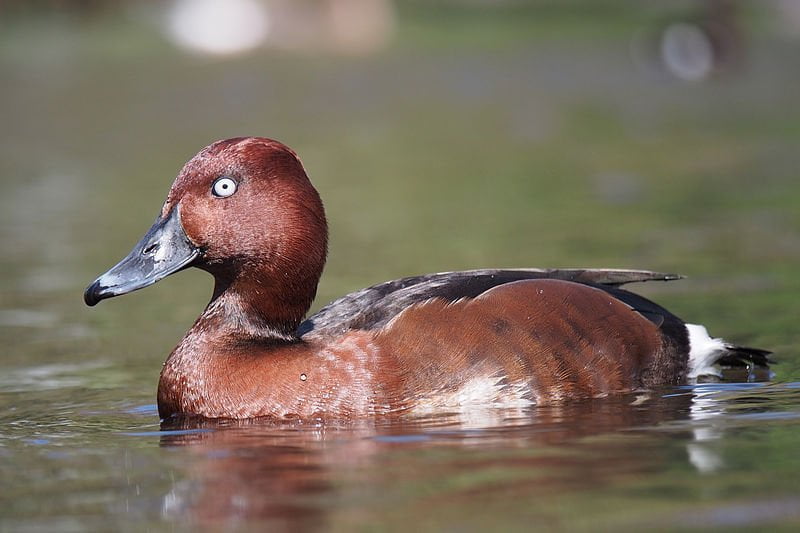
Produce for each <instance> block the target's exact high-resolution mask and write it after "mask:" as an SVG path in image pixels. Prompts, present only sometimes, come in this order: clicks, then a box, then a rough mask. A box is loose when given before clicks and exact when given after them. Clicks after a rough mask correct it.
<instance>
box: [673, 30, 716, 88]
mask: <svg viewBox="0 0 800 533" xmlns="http://www.w3.org/2000/svg"><path fill="white" fill-rule="evenodd" d="M661 59H662V61H663V62H664V65H665V66H666V67H667V69H668V70H669V72H670V73H671V74H673V75H674V76H677V77H678V78H681V79H683V80H687V81H700V80H702V79H704V78H706V77H707V76H708V75H709V74H711V71H712V69H713V68H714V48H713V46H712V45H711V41H710V40H709V38H708V36H707V35H706V34H705V33H704V32H703V30H702V29H700V28H699V27H697V26H695V25H693V24H686V23H677V24H672V25H671V26H669V27H668V28H667V29H666V30H664V34H663V35H662V37H661Z"/></svg>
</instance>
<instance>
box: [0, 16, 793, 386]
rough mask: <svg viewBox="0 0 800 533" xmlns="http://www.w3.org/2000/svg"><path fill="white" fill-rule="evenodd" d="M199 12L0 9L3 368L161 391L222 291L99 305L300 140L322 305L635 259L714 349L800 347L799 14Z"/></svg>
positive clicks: (154, 293) (206, 283) (184, 290)
mask: <svg viewBox="0 0 800 533" xmlns="http://www.w3.org/2000/svg"><path fill="white" fill-rule="evenodd" d="M239 3H240V2H233V3H231V4H229V6H234V5H238V4H239ZM205 4H214V2H213V1H211V2H208V1H205V0H204V1H196V2H192V1H189V2H121V3H118V2H103V1H100V0H95V1H84V2H69V1H49V2H45V1H42V2H6V3H4V4H3V7H2V8H0V15H2V20H1V21H0V69H2V95H3V98H2V99H0V114H1V116H2V117H3V123H4V125H5V127H4V128H3V130H2V133H0V135H2V142H0V180H2V184H3V185H2V186H3V191H4V194H3V195H2V196H1V197H0V202H2V213H1V214H0V216H2V224H0V226H1V228H0V238H2V245H3V251H4V252H3V254H2V258H0V261H2V272H3V277H2V285H1V286H0V291H1V292H0V296H2V307H3V311H2V313H3V314H2V315H1V316H2V317H4V318H3V322H2V327H3V329H2V330H0V331H2V340H3V342H4V343H5V344H6V345H7V353H6V356H5V357H4V359H3V363H2V364H5V365H15V364H21V363H23V362H25V361H28V360H29V358H30V356H31V353H32V352H36V351H37V350H39V349H40V348H41V350H42V351H41V353H38V354H37V355H36V357H40V358H42V359H44V360H51V359H52V360H58V361H61V360H63V358H64V355H65V354H68V356H69V357H70V358H75V357H79V358H80V357H82V354H83V353H84V352H85V351H86V350H87V349H90V350H96V349H100V350H102V351H103V352H104V353H106V355H107V357H108V358H109V359H110V360H113V361H118V360H125V361H128V356H129V355H130V356H131V359H133V358H135V360H137V361H140V362H141V361H146V365H149V366H150V368H152V374H153V380H154V376H155V373H156V372H157V370H158V365H157V364H156V361H159V360H160V359H161V358H162V357H163V356H164V355H165V354H166V353H167V352H168V351H169V349H170V348H171V346H172V345H173V344H174V342H175V341H176V340H177V338H178V336H179V335H180V334H181V333H182V332H183V331H184V330H185V328H186V327H187V326H188V325H189V324H190V323H191V321H192V320H193V318H194V317H195V316H196V315H197V313H198V312H199V311H200V309H201V307H202V306H203V305H204V304H205V302H206V301H207V298H208V296H209V294H210V283H211V280H210V279H209V278H208V277H207V276H206V275H205V274H203V273H200V272H188V273H184V274H181V275H180V276H176V277H174V278H170V279H169V280H167V281H165V282H163V283H161V284H159V285H158V286H156V287H153V288H150V289H148V290H146V291H142V292H140V293H136V294H134V295H131V296H128V297H126V298H123V299H117V300H112V301H110V302H108V303H104V304H103V305H102V306H100V307H99V308H98V309H92V310H89V309H86V308H84V307H83V304H82V303H81V290H82V288H83V287H84V286H85V285H86V284H88V283H89V282H90V281H91V280H92V279H94V277H95V276H96V275H97V274H99V273H100V272H102V271H104V270H105V269H106V268H108V267H109V266H111V265H112V264H113V263H115V262H116V261H117V260H118V259H119V258H121V257H122V256H123V255H124V254H125V253H127V251H128V249H129V248H130V246H131V245H132V244H133V243H134V242H135V241H136V240H137V239H138V237H139V236H140V235H141V234H142V233H143V231H144V230H145V229H146V228H147V227H148V226H149V224H150V222H151V221H152V219H153V218H154V217H155V215H156V213H157V212H158V209H159V208H160V204H161V202H162V201H163V198H164V195H165V193H166V191H167V190H168V188H169V185H170V183H171V181H172V179H173V178H174V176H175V174H176V173H177V171H178V170H179V169H180V167H181V166H182V164H183V163H184V162H185V161H186V160H187V159H188V158H190V157H191V156H192V155H193V154H194V153H195V152H196V151H198V150H199V149H200V148H201V147H203V146H205V145H206V144H209V143H210V142H211V141H213V140H216V139H220V138H225V137H230V136H237V135H263V136H268V137H273V138H277V139H279V140H281V141H283V142H285V143H287V144H289V145H290V146H292V147H293V148H294V149H295V150H297V152H298V153H299V154H300V156H301V158H302V159H303V161H304V163H305V165H306V167H307V169H308V171H309V174H310V175H311V178H312V180H313V181H314V183H315V184H316V186H317V187H318V188H319V190H320V192H321V194H322V196H323V199H324V200H325V202H326V207H327V212H328V217H329V219H330V224H331V235H332V238H331V246H330V249H331V253H330V260H329V263H328V267H327V269H326V272H325V275H324V277H323V281H322V284H321V287H320V292H319V299H318V302H317V304H316V307H319V306H320V305H322V304H324V303H325V302H327V301H329V300H330V299H332V298H334V297H336V296H338V295H341V294H343V293H345V292H348V291H350V290H355V289H357V288H360V287H363V286H367V285H369V284H372V283H377V282H380V281H383V280H386V279H390V278H396V277H400V276H405V275H411V274H416V273H422V272H432V271H443V270H455V269H468V268H480V267H495V266H500V267H513V266H537V267H555V266H587V267H617V268H643V269H652V270H659V271H669V272H677V273H682V274H685V275H687V276H689V278H688V279H687V280H685V281H682V282H678V283H673V284H669V285H660V286H646V287H642V290H643V291H644V292H646V293H648V294H649V295H651V296H654V297H657V298H658V299H659V300H660V301H662V302H665V303H667V304H670V305H672V306H673V307H674V308H675V310H676V312H678V313H679V314H680V315H682V316H684V317H686V318H687V319H689V320H692V321H700V322H704V323H708V324H709V326H710V327H711V328H712V329H711V331H712V333H714V334H715V335H725V336H726V337H729V338H731V339H732V340H735V341H739V342H747V343H750V344H758V345H763V346H766V347H769V348H772V349H774V350H777V351H783V350H789V351H790V352H791V353H796V351H795V348H794V347H795V346H796V345H797V333H796V328H795V327H794V324H795V321H796V318H795V317H796V316H797V311H798V306H797V303H796V302H797V296H798V294H800V274H798V273H797V264H798V258H799V256H800V231H799V230H800V210H798V208H797V206H798V202H799V201H800V186H798V179H797V178H798V175H797V174H798V168H800V155H799V154H798V149H797V147H798V140H800V106H798V96H797V87H798V86H799V85H798V84H799V82H800V62H798V61H797V57H798V51H799V49H800V38H799V37H798V35H800V23H798V22H797V13H796V11H797V8H796V7H792V3H791V2H788V3H787V2H726V1H722V2H714V1H710V2H696V1H686V2H677V1H675V2H658V3H654V2H649V3H643V2H635V1H613V2H612V1H592V2H581V1H577V0H572V1H566V2H549V1H535V2H513V1H498V2H489V1H483V2H482V1H469V2H459V1H437V2H421V1H420V2H398V3H396V4H392V3H389V2H367V3H365V2H358V1H354V0H350V1H342V2H335V1H331V2H280V1H273V2H268V1H264V2H253V1H250V2H245V1H244V0H243V4H245V5H250V8H251V9H252V7H253V5H256V6H260V8H261V9H262V11H261V12H260V14H258V12H256V14H257V15H258V16H259V17H262V18H261V19H259V20H261V23H260V26H259V24H256V26H257V27H256V29H255V30H253V32H254V33H253V32H251V33H253V35H252V36H251V37H250V40H249V41H247V39H244V40H245V41H246V42H245V43H244V44H241V43H239V45H238V46H239V48H236V47H235V46H234V45H236V43H237V42H238V41H237V39H239V37H241V35H239V34H240V33H244V34H246V35H245V37H246V36H247V35H250V33H248V31H250V30H247V31H245V30H246V28H245V29H242V28H244V26H241V24H242V23H241V22H238V23H239V24H240V26H239V27H237V30H236V31H233V32H229V33H224V31H223V32H222V35H221V36H220V35H216V33H215V32H217V33H219V31H221V30H219V28H217V25H218V24H219V25H220V26H224V24H223V22H225V20H227V19H225V17H222V18H220V16H219V13H216V12H214V11H213V9H212V11H211V15H208V16H210V17H211V21H212V23H211V25H210V28H211V29H206V26H204V25H203V24H208V23H207V22H203V20H204V19H203V18H202V15H197V14H193V12H192V11H191V9H190V8H191V7H192V6H194V8H198V7H199V6H202V5H205ZM187 6H188V7H187ZM365 6H370V7H368V8H367V7H365ZM212 7H213V6H212ZM181 9H183V10H184V11H181ZM187 9H188V11H187ZM187 13H188V14H187ZM245 15H246V16H245V18H244V19H243V20H245V21H246V20H253V19H255V18H257V17H254V15H253V13H252V12H246V13H245ZM792 16H794V19H793V18H792ZM181 17H183V19H189V20H195V19H196V20H197V22H195V24H196V26H194V27H193V26H190V27H189V35H190V36H192V35H193V36H194V38H195V41H198V42H199V44H198V42H191V43H188V44H187V43H186V42H184V41H185V38H183V37H181V36H180V35H177V34H176V32H178V33H179V32H180V31H184V32H185V31H186V30H185V29H184V30H180V28H178V29H176V28H177V26H176V23H175V21H176V20H181ZM233 22H234V23H237V19H236V18H235V17H234V20H233ZM178 26H179V25H178ZM247 27H249V26H247ZM259 28H260V30H259ZM675 28H677V29H678V33H677V34H678V38H677V41H676V42H677V44H674V43H673V44H672V45H670V44H669V39H668V36H669V35H671V33H670V32H672V33H674V30H675ZM203 31H206V33H208V34H209V35H210V37H209V40H208V42H206V43H205V44H204V42H203V41H202V39H199V38H198V35H199V36H200V37H202V35H203ZM681 31H683V32H684V34H685V35H683V36H682V37H681ZM692 31H694V33H692ZM237 36H238V37H237ZM184 37H185V36H184ZM181 39H184V40H183V41H182V40H181ZM198 39H199V40H198ZM214 39H217V40H216V41H214ZM703 39H705V41H704V40H703ZM239 40H241V39H239ZM209 42H210V43H211V44H209ZM215 42H216V45H215V44H214V43H215ZM220 43H221V45H220ZM214 46H216V48H214ZM226 46H228V48H226ZM670 46H672V49H671V50H672V52H670V51H669V50H670V48H669V47H670ZM670 54H671V55H670ZM670 58H671V59H670ZM670 61H671V62H672V63H675V65H673V64H672V63H670ZM676 65H677V66H676ZM143 332H146V333H147V334H143ZM121 336H122V337H121ZM121 338H125V342H120V339H121ZM87 346H90V347H91V348H87ZM128 351H132V352H135V353H134V354H128V353H127V352H128ZM93 355H94V354H93ZM797 370H798V365H797V364H796V362H795V361H792V362H790V363H788V364H786V365H782V366H780V367H778V374H779V375H787V376H788V375H793V376H797V375H798V373H797Z"/></svg>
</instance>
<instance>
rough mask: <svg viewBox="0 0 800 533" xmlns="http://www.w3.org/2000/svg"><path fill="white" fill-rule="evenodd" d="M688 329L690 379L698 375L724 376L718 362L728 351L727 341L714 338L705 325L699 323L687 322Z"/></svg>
mask: <svg viewBox="0 0 800 533" xmlns="http://www.w3.org/2000/svg"><path fill="white" fill-rule="evenodd" d="M686 331H687V332H688V333H689V376H688V377H689V379H696V378H697V377H698V376H717V377H722V372H721V371H720V369H719V367H718V366H716V363H717V361H718V360H719V358H720V356H721V355H723V354H724V353H725V352H727V351H728V349H727V348H726V347H725V342H724V341H723V340H722V339H715V338H712V337H711V336H709V334H708V331H707V330H706V328H705V327H703V326H700V325H697V324H686Z"/></svg>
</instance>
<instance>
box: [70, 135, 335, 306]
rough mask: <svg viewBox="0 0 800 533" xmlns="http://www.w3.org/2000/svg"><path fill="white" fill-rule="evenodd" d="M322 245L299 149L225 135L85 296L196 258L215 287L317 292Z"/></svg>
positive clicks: (114, 291)
mask: <svg viewBox="0 0 800 533" xmlns="http://www.w3.org/2000/svg"><path fill="white" fill-rule="evenodd" d="M326 250H327V225H326V222H325V213H324V210H323V207H322V202H321V200H320V198H319V195H318V194H317V191H316V190H315V189H314V187H313V186H312V185H311V182H310V181H309V180H308V177H307V176H306V173H305V170H304V169H303V165H302V163H300V160H299V159H298V158H297V155H296V154H295V153H294V152H293V151H292V150H291V149H290V148H288V147H286V146H285V145H283V144H281V143H279V142H277V141H273V140H270V139H265V138H261V137H240V138H234V139H227V140H224V141H218V142H216V143H214V144H212V145H210V146H208V147H206V148H204V149H203V150H202V151H201V152H200V153H198V154H197V155H196V156H195V157H193V158H192V159H191V160H190V161H189V162H188V163H186V165H185V166H184V167H183V169H182V170H181V172H180V173H179V174H178V177H177V179H176V180H175V182H174V183H173V184H172V187H171V189H170V191H169V194H168V195H167V200H166V201H165V202H164V206H163V208H162V210H161V215H160V216H159V217H158V219H156V222H155V224H154V225H153V227H152V228H151V229H150V231H148V232H147V234H146V235H145V236H144V238H143V239H142V240H141V241H140V242H139V243H138V244H137V245H136V246H135V247H134V249H133V250H132V251H131V253H130V254H129V255H128V256H127V257H126V258H125V259H123V260H122V261H121V262H120V263H119V264H117V265H116V266H114V267H113V268H112V269H111V270H109V271H108V272H107V273H106V274H103V275H102V276H100V277H99V278H98V279H97V280H96V281H95V282H94V283H93V284H92V285H91V286H89V288H88V289H87V290H86V293H85V295H84V297H85V300H86V303H87V304H89V305H94V304H96V303H97V302H99V301H100V300H102V299H105V298H110V297H112V296H118V295H121V294H125V293H128V292H131V291H133V290H136V289H140V288H143V287H146V286H148V285H151V284H152V283H155V282H156V281H158V280H160V279H162V278H163V277H165V276H167V275H169V274H172V273H173V272H177V271H179V270H182V269H183V268H187V267H188V266H197V267H199V268H202V269H204V270H207V271H208V272H211V273H212V274H213V275H214V277H215V278H216V280H217V288H216V289H215V293H219V292H220V291H221V290H224V289H225V288H227V287H228V286H230V285H231V284H233V283H236V282H237V281H242V280H244V281H246V282H247V283H249V284H256V285H263V286H274V285H276V284H285V285H287V286H290V287H291V288H292V289H294V292H295V293H297V289H298V288H300V287H304V288H307V287H309V286H310V291H311V298H313V293H314V291H315V290H316V284H317V281H318V280H319V276H320V274H321V272H322V268H323V266H324V263H325V256H326ZM287 288H289V287H287ZM306 292H308V289H307V290H306ZM308 303H309V304H310V302H308Z"/></svg>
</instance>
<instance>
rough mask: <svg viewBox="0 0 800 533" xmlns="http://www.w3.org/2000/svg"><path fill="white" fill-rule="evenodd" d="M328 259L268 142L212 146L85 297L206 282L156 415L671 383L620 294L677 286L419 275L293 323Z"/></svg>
mask: <svg viewBox="0 0 800 533" xmlns="http://www.w3.org/2000/svg"><path fill="white" fill-rule="evenodd" d="M326 251H327V224H326V220H325V213H324V210H323V207H322V202H321V200H320V198H319V195H318V194H317V192H316V190H315V189H314V187H313V186H312V185H311V183H310V181H309V180H308V178H307V176H306V173H305V170H304V169H303V166H302V164H301V163H300V161H299V159H298V158H297V156H296V154H295V153H294V152H293V151H292V150H290V149H289V148H287V147H286V146H284V145H282V144H281V143H279V142H277V141H273V140H269V139H263V138H236V139H228V140H225V141H219V142H217V143H214V144H212V145H211V146H209V147H207V148H205V149H204V150H202V151H201V152H200V153H199V154H198V155H197V156H195V157H194V158H193V159H192V160H191V161H189V162H188V163H187V164H186V166H185V167H184V168H183V170H182V171H181V172H180V174H179V175H178V177H177V179H176V180H175V183H174V184H173V186H172V188H171V189H170V192H169V195H168V196H167V200H166V202H165V203H164V206H163V208H162V211H161V215H160V216H159V218H158V219H157V220H156V222H155V224H154V225H153V227H152V228H151V229H150V231H148V233H147V234H146V235H145V236H144V238H143V239H142V240H141V241H140V242H139V243H138V244H137V245H136V246H135V247H134V249H133V251H132V252H131V253H130V254H129V255H128V256H127V257H126V258H124V259H123V260H122V261H121V262H120V263H119V264H117V265H116V266H115V267H113V268H112V269H111V270H109V271H108V272H107V273H106V274H104V275H103V276H101V277H100V278H98V279H97V280H96V281H95V282H94V283H93V284H92V285H91V286H90V287H89V288H88V289H87V290H86V294H85V300H86V302H87V303H88V304H89V305H94V304H96V303H97V302H99V301H100V300H102V299H104V298H109V297H112V296H117V295H120V294H124V293H127V292H130V291H132V290H136V289H139V288H142V287H145V286H147V285H150V284H152V283H155V282H156V281H158V280H160V279H162V278H163V277H165V276H167V275H169V274H172V273H174V272H177V271H179V270H181V269H183V268H187V267H189V266H196V267H198V268H201V269H203V270H206V271H208V272H210V273H211V274H212V275H213V276H214V279H215V286H214V292H213V295H212V299H211V302H210V303H209V304H208V306H207V307H206V309H205V311H204V312H203V313H202V314H201V315H200V317H199V318H198V319H197V321H196V322H195V324H194V325H193V326H192V328H191V329H190V330H189V331H188V332H187V334H186V335H185V337H184V338H183V340H181V342H180V343H179V344H178V346H177V347H176V348H175V349H174V350H173V352H172V353H171V354H170V356H169V357H168V358H167V361H166V363H165V364H164V368H163V370H162V373H161V380H160V383H159V388H158V405H159V412H160V414H161V416H162V417H165V418H166V417H170V416H173V415H179V414H185V415H189V414H191V415H201V416H206V417H214V418H217V417H228V418H252V417H259V416H270V417H300V418H314V417H334V418H339V419H349V418H357V417H370V416H383V415H389V414H393V413H416V412H429V411H437V410H458V409H470V408H481V407H486V406H515V407H522V406H528V405H539V404H544V403H552V402H557V401H563V400H567V399H572V398H582V397H596V396H603V395H607V394H612V393H618V392H624V391H631V390H636V389H640V388H643V387H652V386H658V385H664V384H675V383H681V382H684V381H685V380H686V378H687V373H688V372H689V371H690V366H691V361H690V357H689V355H690V351H691V348H690V339H689V333H688V331H687V328H686V326H685V324H684V323H683V321H681V320H680V319H679V318H677V317H676V316H674V315H672V314H671V313H669V312H668V311H666V310H665V309H663V308H661V307H660V306H658V305H656V304H654V303H653V302H650V301H649V300H647V299H645V298H642V297H641V296H638V295H636V294H633V293H630V292H627V291H624V290H622V289H620V288H619V286H620V285H622V284H624V283H628V282H631V281H646V280H651V279H662V280H668V279H676V278H677V276H670V275H664V274H657V273H652V272H645V271H618V270H537V269H523V270H478V271H470V272H451V273H442V274H431V275H426V276H418V277H413V278H404V279H401V280H394V281H391V282H386V283H383V284H380V285H376V286H374V287H370V288H367V289H364V290H362V291H359V292H356V293H353V294H350V295H347V296H345V297H343V298H341V299H339V300H337V301H336V302H333V303H332V304H330V305H328V306H327V307H325V308H324V309H322V310H321V311H320V312H319V313H317V314H316V315H314V316H312V317H309V318H308V319H307V320H306V321H305V322H302V323H301V321H302V319H303V316H304V315H305V313H306V312H307V311H308V308H309V307H310V305H311V302H312V301H313V299H314V295H315V293H316V288H317V283H318V281H319V277H320V275H321V273H322V268H323V266H324V262H325V256H326ZM703 331H705V330H703ZM708 340H709V341H712V343H711V345H712V346H713V348H714V349H718V350H719V351H720V354H719V358H722V357H727V358H728V360H730V361H734V362H735V360H736V359H734V358H733V356H732V354H736V356H737V357H738V358H739V359H746V360H748V361H749V362H755V363H757V364H766V352H763V351H760V350H754V349H747V348H740V347H733V346H728V345H723V344H721V341H718V340H714V339H710V338H709V339H708ZM720 347H722V348H720ZM692 355H693V357H694V356H695V355H697V354H695V353H693V354H692ZM698 371H699V370H697V369H693V370H692V372H693V373H694V374H697V372H698Z"/></svg>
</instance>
